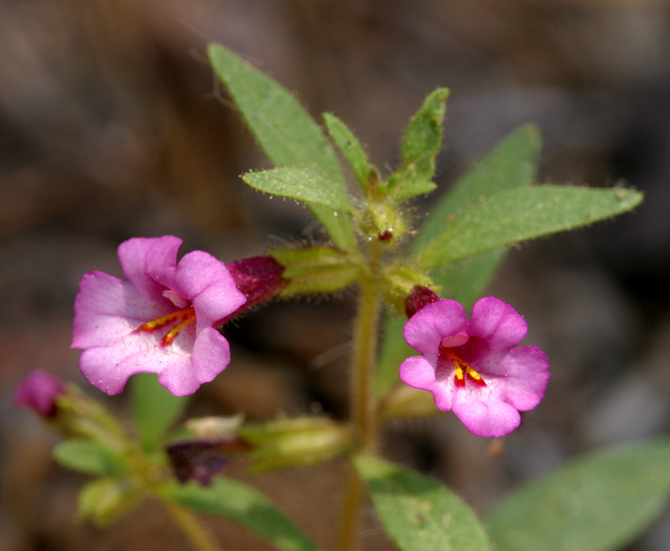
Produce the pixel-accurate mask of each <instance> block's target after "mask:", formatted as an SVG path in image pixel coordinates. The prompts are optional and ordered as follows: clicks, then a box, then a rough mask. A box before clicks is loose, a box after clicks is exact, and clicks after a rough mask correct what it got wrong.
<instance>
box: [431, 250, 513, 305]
mask: <svg viewBox="0 0 670 551" xmlns="http://www.w3.org/2000/svg"><path fill="white" fill-rule="evenodd" d="M504 257H505V250H504V249H494V250H492V251H487V252H485V253H482V254H478V255H475V256H470V257H468V258H464V259H463V260H459V261H458V262H453V263H451V264H447V265H446V266H441V267H439V268H436V269H435V270H433V271H431V273H430V275H431V276H432V277H433V281H435V283H436V284H438V285H439V286H440V287H441V288H442V290H441V292H440V295H441V296H443V297H444V298H452V299H454V300H457V301H458V302H460V303H461V304H462V305H463V307H464V308H465V310H466V311H470V309H471V308H472V305H473V304H474V303H475V302H476V301H477V300H478V299H479V298H481V296H482V293H483V292H484V290H485V289H486V287H488V285H489V283H491V280H492V279H493V277H494V276H495V274H496V272H497V271H498V267H499V266H500V264H501V262H502V260H503V258H504Z"/></svg>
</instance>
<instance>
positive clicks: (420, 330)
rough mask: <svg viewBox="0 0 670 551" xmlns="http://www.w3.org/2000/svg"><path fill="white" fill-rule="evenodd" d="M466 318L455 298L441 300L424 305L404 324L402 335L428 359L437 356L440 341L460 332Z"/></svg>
mask: <svg viewBox="0 0 670 551" xmlns="http://www.w3.org/2000/svg"><path fill="white" fill-rule="evenodd" d="M466 323H467V318H466V316H465V310H464V309H463V306H461V304H460V303H459V302H456V301H455V300H441V301H439V302H433V303H431V304H428V305H426V306H424V307H423V308H422V309H421V310H419V311H418V312H417V313H416V314H414V315H413V316H412V317H411V318H410V319H409V320H408V321H407V323H406V324H405V328H404V329H403V336H404V337H405V340H406V341H407V344H409V345H410V346H411V347H412V348H414V350H418V351H419V352H423V353H424V354H427V355H428V356H429V359H431V360H432V359H433V358H436V357H437V351H438V349H439V346H440V341H441V340H442V339H443V338H444V337H451V336H453V335H456V334H457V333H460V332H461V331H462V330H463V328H464V327H465V324H466Z"/></svg>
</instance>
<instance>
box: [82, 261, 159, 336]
mask: <svg viewBox="0 0 670 551" xmlns="http://www.w3.org/2000/svg"><path fill="white" fill-rule="evenodd" d="M169 311H170V309H169V307H168V306H167V301H161V302H156V301H154V300H151V299H150V298H148V297H146V296H145V295H143V294H140V293H138V292H137V290H136V289H135V287H133V285H132V284H131V283H130V282H128V281H123V280H121V279H117V278H115V277H114V276H111V275H108V274H105V273H103V272H90V273H88V274H85V275H84V277H83V278H82V280H81V283H80V284H79V292H78V293H77V297H76V299H75V301H74V327H73V331H72V348H91V347H95V346H107V345H109V344H112V343H114V342H117V341H118V340H119V339H121V338H122V337H123V336H125V335H127V334H128V333H130V332H131V331H133V330H134V329H136V328H137V327H139V326H140V325H141V324H142V323H144V322H145V321H147V320H151V319H156V318H159V317H160V316H163V315H165V314H167V313H168V312H169Z"/></svg>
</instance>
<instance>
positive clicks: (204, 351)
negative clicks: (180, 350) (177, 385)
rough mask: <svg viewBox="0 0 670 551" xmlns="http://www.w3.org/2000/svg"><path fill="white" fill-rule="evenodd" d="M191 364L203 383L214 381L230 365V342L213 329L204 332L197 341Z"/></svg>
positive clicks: (209, 328)
mask: <svg viewBox="0 0 670 551" xmlns="http://www.w3.org/2000/svg"><path fill="white" fill-rule="evenodd" d="M191 363H192V364H193V371H194V373H195V375H196V377H197V379H198V380H199V381H200V382H201V383H208V382H210V381H213V380H214V378H215V377H216V376H217V375H218V374H219V373H221V372H222V371H223V370H224V369H226V367H227V366H228V364H229V363H230V346H229V345H228V341H227V340H226V339H225V338H224V336H223V335H221V333H219V332H218V331H217V330H216V329H213V328H212V327H208V328H207V329H204V330H202V331H201V332H200V333H199V334H198V338H197V339H196V341H195V346H194V348H193V357H192V358H191Z"/></svg>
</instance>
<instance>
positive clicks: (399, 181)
mask: <svg viewBox="0 0 670 551" xmlns="http://www.w3.org/2000/svg"><path fill="white" fill-rule="evenodd" d="M448 97H449V90H448V89H447V88H438V89H437V90H435V91H433V92H432V93H431V94H429V95H428V97H427V98H426V99H425V101H424V102H423V105H422V106H421V108H420V109H419V110H418V111H417V112H416V114H415V115H414V116H413V117H412V119H411V120H410V122H409V125H408V126H407V130H406V131H405V135H404V137H403V141H402V147H401V150H400V154H401V157H402V161H403V165H402V167H401V168H400V169H399V170H398V171H397V172H395V173H394V174H393V175H392V176H391V178H390V179H389V181H388V184H387V187H388V190H389V191H390V193H391V195H392V196H393V197H394V198H395V199H400V198H406V197H410V196H411V195H418V194H419V193H426V191H425V189H427V188H426V186H417V185H416V182H430V181H431V180H432V179H433V174H434V173H435V157H436V156H437V154H438V152H439V151H440V145H441V143H442V120H443V119H444V115H445V113H446V110H447V108H446V102H447V98H448ZM410 190H413V191H410ZM417 191H418V193H416V192H417Z"/></svg>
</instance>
